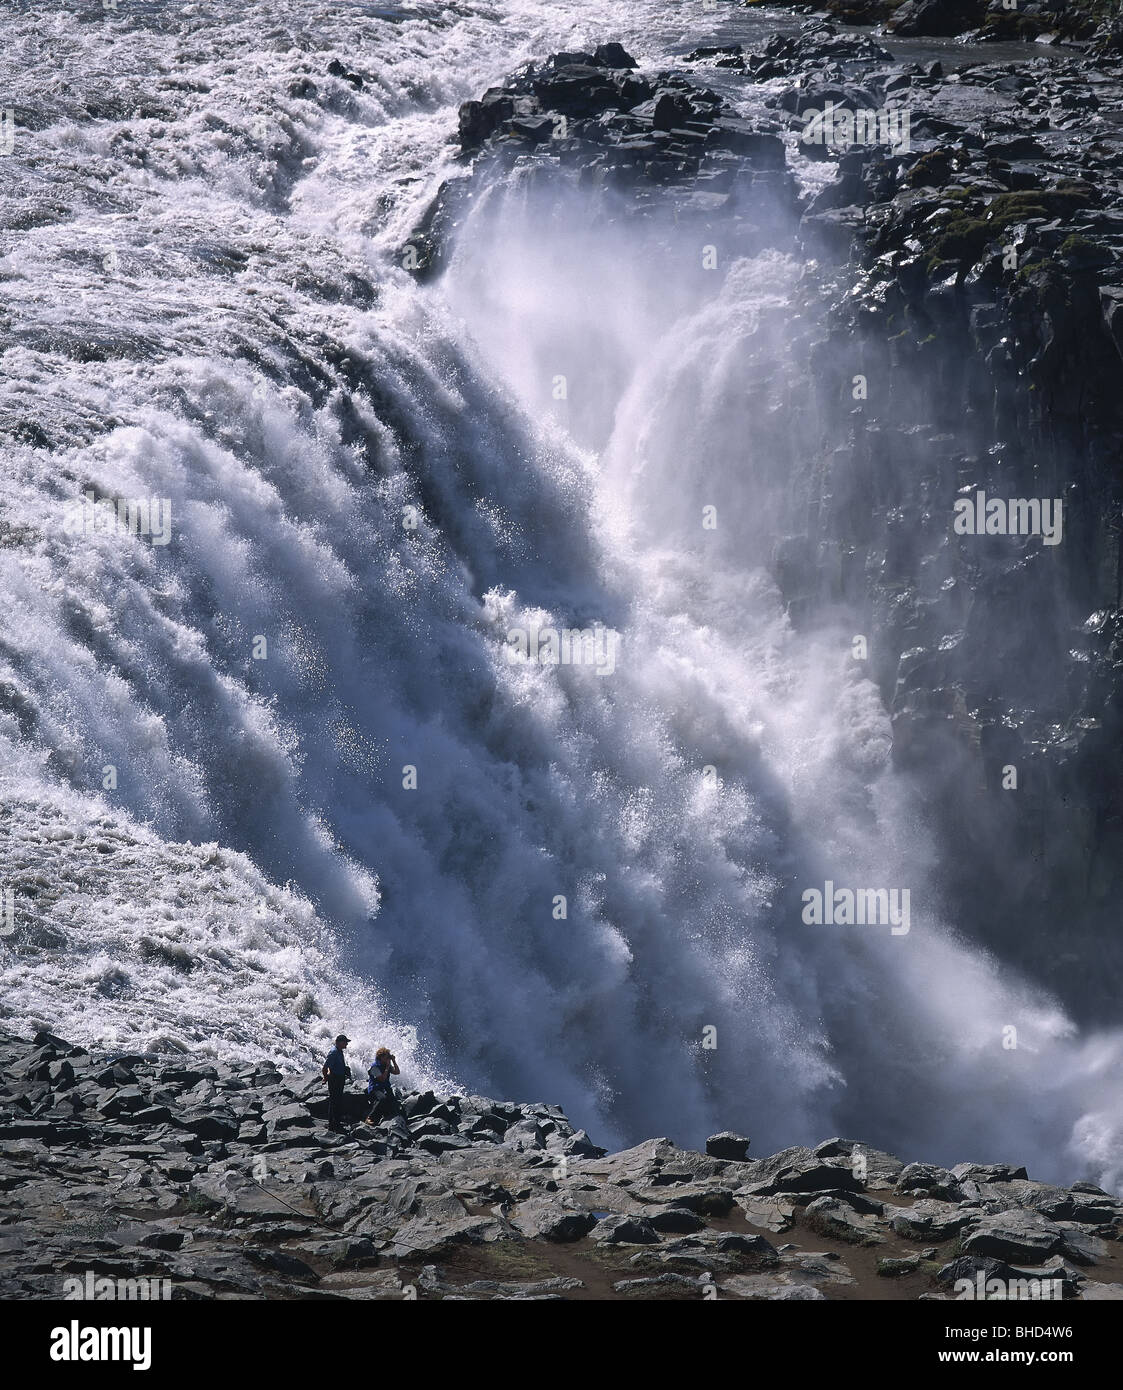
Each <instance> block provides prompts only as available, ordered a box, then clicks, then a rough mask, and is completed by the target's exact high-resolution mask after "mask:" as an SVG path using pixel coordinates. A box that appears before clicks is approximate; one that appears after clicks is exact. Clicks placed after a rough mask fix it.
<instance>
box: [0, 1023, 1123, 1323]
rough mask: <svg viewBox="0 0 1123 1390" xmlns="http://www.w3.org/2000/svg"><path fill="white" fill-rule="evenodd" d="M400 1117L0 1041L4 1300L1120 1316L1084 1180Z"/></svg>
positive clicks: (174, 1064)
mask: <svg viewBox="0 0 1123 1390" xmlns="http://www.w3.org/2000/svg"><path fill="white" fill-rule="evenodd" d="M313 1075H314V1074H313ZM402 1100H403V1106H402V1109H403V1115H402V1116H401V1117H399V1118H397V1119H395V1120H393V1121H391V1122H389V1123H385V1124H381V1125H379V1126H377V1127H374V1128H368V1127H366V1126H364V1125H362V1124H357V1125H355V1126H354V1127H353V1128H352V1129H351V1130H350V1132H348V1133H345V1134H331V1133H328V1132H327V1130H326V1127H325V1124H324V1121H323V1118H322V1111H323V1098H322V1096H321V1095H320V1094H319V1093H318V1091H317V1090H316V1089H315V1083H314V1082H313V1081H312V1080H310V1078H309V1077H300V1076H291V1075H283V1074H282V1073H280V1072H279V1071H278V1070H277V1069H276V1068H275V1067H274V1066H273V1065H272V1064H271V1063H269V1062H262V1063H260V1064H257V1065H255V1064H252V1063H248V1064H237V1065H223V1064H218V1063H215V1062H213V1061H209V1060H198V1061H193V1060H191V1059H190V1058H185V1057H181V1056H177V1057H168V1056H157V1055H154V1054H146V1055H130V1056H104V1055H97V1054H91V1053H90V1052H87V1051H86V1050H84V1049H83V1048H81V1047H78V1046H74V1045H72V1044H70V1043H68V1042H66V1041H65V1040H64V1039H61V1038H58V1037H55V1036H53V1035H51V1034H49V1033H40V1034H38V1035H37V1036H36V1037H35V1038H34V1039H31V1040H27V1039H20V1038H16V1037H11V1036H4V1035H0V1140H3V1157H2V1159H0V1192H2V1193H3V1201H2V1203H0V1295H2V1296H3V1297H4V1298H6V1299H57V1298H64V1297H65V1298H71V1299H77V1298H83V1297H92V1298H109V1297H122V1298H136V1297H141V1298H143V1297H146V1296H152V1297H169V1298H171V1299H199V1298H217V1299H303V1298H317V1299H324V1298H328V1299H336V1300H340V1299H344V1300H346V1299H352V1300H356V1299H357V1300H368V1299H387V1298H422V1299H432V1300H438V1299H455V1300H462V1299H468V1300H481V1299H483V1300H492V1299H499V1300H514V1301H521V1300H550V1301H557V1300H559V1299H562V1300H564V1299H590V1298H604V1299H637V1298H639V1299H671V1300H675V1299H701V1298H713V1297H717V1298H722V1299H750V1300H761V1301H769V1300H788V1299H812V1300H820V1299H830V1298H832V1297H836V1296H840V1294H841V1293H842V1291H846V1294H847V1296H848V1297H853V1296H855V1292H856V1291H857V1293H859V1294H860V1295H861V1296H863V1297H868V1298H877V1297H884V1296H887V1290H888V1289H889V1287H890V1285H892V1290H893V1295H894V1296H900V1294H901V1292H902V1291H904V1292H905V1293H906V1295H911V1296H912V1297H915V1298H936V1299H941V1298H954V1297H960V1296H963V1295H962V1291H963V1289H964V1288H966V1287H968V1286H970V1287H971V1288H972V1289H975V1288H976V1287H977V1286H978V1280H979V1278H980V1276H981V1277H982V1279H983V1282H984V1285H985V1284H986V1283H987V1281H991V1283H992V1284H993V1281H996V1280H997V1281H1003V1280H1006V1281H1010V1282H1011V1285H1012V1286H1013V1287H1015V1288H1022V1287H1023V1286H1024V1287H1025V1288H1026V1289H1028V1290H1030V1292H1027V1293H1025V1294H1024V1296H1025V1297H1031V1296H1034V1297H1039V1296H1041V1294H1040V1289H1041V1288H1042V1287H1046V1288H1047V1289H1048V1292H1047V1293H1046V1294H1045V1295H1044V1296H1046V1297H1051V1296H1057V1297H1064V1298H1070V1299H1075V1298H1088V1299H1095V1300H1097V1301H1101V1300H1103V1299H1111V1298H1123V1201H1120V1200H1118V1199H1117V1198H1114V1197H1112V1196H1110V1195H1108V1194H1107V1193H1105V1192H1101V1191H1100V1190H1099V1189H1097V1188H1095V1187H1092V1186H1090V1185H1089V1184H1077V1185H1075V1186H1073V1187H1072V1188H1058V1187H1054V1186H1050V1185H1047V1184H1044V1183H1036V1182H1033V1181H1031V1180H1030V1179H1028V1178H1027V1177H1026V1176H1025V1172H1024V1170H1023V1169H1021V1168H1015V1167H1010V1166H1006V1165H989V1166H986V1165H978V1164H961V1165H958V1166H957V1168H956V1169H954V1170H951V1171H948V1170H945V1169H939V1168H931V1167H929V1166H928V1165H922V1164H917V1163H913V1164H909V1165H905V1164H903V1163H902V1162H901V1161H900V1160H898V1159H896V1158H894V1157H893V1156H892V1155H889V1154H882V1153H879V1152H878V1151H876V1150H874V1149H867V1148H866V1147H865V1146H863V1145H862V1144H860V1143H858V1142H857V1141H854V1140H846V1139H830V1140H827V1141H825V1142H824V1143H823V1144H820V1145H818V1146H817V1147H816V1148H815V1149H810V1148H799V1147H797V1148H791V1149H787V1150H785V1151H783V1152H782V1153H779V1154H774V1155H770V1156H767V1157H763V1158H759V1159H751V1158H748V1157H747V1156H746V1157H744V1158H728V1159H727V1158H721V1157H716V1156H714V1155H713V1154H702V1153H696V1152H692V1151H690V1150H685V1149H680V1148H678V1147H677V1146H676V1145H675V1144H673V1143H672V1142H671V1140H669V1139H666V1138H659V1139H650V1140H647V1141H645V1142H644V1143H641V1144H638V1145H636V1146H635V1147H633V1148H631V1149H626V1150H623V1151H622V1152H619V1153H606V1152H605V1151H604V1150H603V1149H601V1148H599V1147H597V1146H596V1145H595V1144H593V1143H592V1142H591V1141H590V1140H589V1139H588V1138H587V1136H585V1135H584V1134H583V1133H582V1132H581V1131H574V1129H573V1128H572V1126H571V1125H570V1124H569V1122H568V1121H567V1119H566V1117H565V1115H564V1114H563V1112H562V1111H561V1110H560V1108H559V1107H558V1106H556V1105H538V1104H519V1105H516V1104H513V1103H510V1102H500V1101H492V1100H488V1099H486V1098H485V1097H482V1096H470V1095H437V1094H435V1093H433V1092H429V1091H425V1092H416V1091H413V1092H411V1091H406V1092H404V1093H403V1095H402ZM360 1108H361V1102H360V1101H359V1098H358V1097H357V1096H356V1097H353V1098H352V1109H353V1110H354V1111H355V1112H356V1113H357V1112H358V1111H359V1109H360ZM485 1121H486V1122H485ZM731 1138H732V1139H736V1145H735V1146H732V1145H731V1142H730V1141H731ZM433 1140H440V1141H441V1143H439V1144H437V1145H434V1144H433V1143H432V1142H431V1141H433ZM747 1145H748V1140H747V1139H745V1137H744V1136H741V1135H735V1136H731V1135H730V1134H728V1133H724V1134H721V1135H716V1136H712V1137H711V1140H710V1144H709V1147H711V1148H719V1149H722V1148H728V1147H736V1148H737V1149H738V1150H741V1149H742V1146H746V1147H747ZM859 1174H861V1175H864V1176H859ZM936 1193H939V1195H938V1196H937V1195H934V1194H936ZM994 1287H995V1288H997V1287H998V1285H997V1284H995V1285H994ZM138 1290H140V1292H138ZM1035 1290H1036V1292H1034V1291H1035ZM995 1296H996V1295H995ZM1011 1296H1015V1297H1021V1296H1023V1295H1022V1294H1020V1293H1015V1294H1013V1295H1011Z"/></svg>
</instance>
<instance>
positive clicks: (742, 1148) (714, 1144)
mask: <svg viewBox="0 0 1123 1390" xmlns="http://www.w3.org/2000/svg"><path fill="white" fill-rule="evenodd" d="M750 1142H751V1141H750V1140H748V1139H747V1138H746V1137H745V1136H744V1135H743V1134H734V1133H733V1132H732V1131H731V1130H722V1132H721V1133H720V1134H711V1135H710V1137H709V1138H708V1139H707V1140H706V1152H707V1153H708V1154H709V1155H710V1157H711V1158H730V1159H734V1160H735V1161H737V1162H742V1161H743V1160H744V1159H745V1158H747V1157H748V1152H749V1144H750Z"/></svg>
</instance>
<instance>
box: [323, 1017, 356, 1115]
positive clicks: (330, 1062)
mask: <svg viewBox="0 0 1123 1390" xmlns="http://www.w3.org/2000/svg"><path fill="white" fill-rule="evenodd" d="M350 1041H351V1039H350V1038H349V1037H348V1036H347V1034H346V1033H340V1035H339V1037H338V1038H336V1040H335V1046H334V1047H333V1048H332V1050H331V1051H330V1052H329V1053H328V1055H327V1056H326V1057H325V1058H324V1065H323V1067H322V1068H321V1070H320V1075H321V1076H322V1077H323V1078H324V1080H325V1081H326V1082H327V1083H328V1129H330V1130H332V1131H333V1133H335V1134H341V1133H342V1132H343V1126H342V1125H341V1124H340V1123H339V1120H340V1111H341V1109H342V1107H341V1105H340V1101H341V1100H342V1098H343V1088H344V1086H346V1085H347V1083H348V1081H350V1080H351V1068H350V1067H349V1066H348V1065H347V1061H346V1058H345V1057H344V1056H343V1053H344V1049H345V1048H346V1047H347V1044H348V1043H349V1042H350Z"/></svg>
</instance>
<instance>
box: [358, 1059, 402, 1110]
mask: <svg viewBox="0 0 1123 1390" xmlns="http://www.w3.org/2000/svg"><path fill="white" fill-rule="evenodd" d="M367 1076H368V1077H369V1080H368V1081H367V1095H368V1096H369V1097H370V1109H369V1110H368V1111H367V1117H366V1120H365V1122H364V1123H366V1124H368V1125H373V1124H376V1123H377V1122H378V1121H379V1120H386V1119H390V1118H391V1116H393V1115H396V1114H397V1113H398V1109H399V1107H398V1098H397V1096H395V1094H394V1087H393V1086H392V1085H391V1083H390V1078H391V1077H392V1076H401V1069H400V1068H399V1066H398V1059H397V1058H396V1057H395V1056H394V1054H393V1053H392V1052H391V1051H390V1049H389V1048H388V1047H380V1048H379V1049H378V1051H377V1052H376V1053H375V1054H374V1062H373V1064H372V1065H371V1067H370V1070H369V1071H368V1072H367Z"/></svg>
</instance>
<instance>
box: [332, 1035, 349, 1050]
mask: <svg viewBox="0 0 1123 1390" xmlns="http://www.w3.org/2000/svg"><path fill="white" fill-rule="evenodd" d="M350 1041H351V1039H350V1038H349V1037H348V1036H347V1034H346V1033H340V1035H339V1037H338V1038H336V1040H335V1045H336V1047H346V1046H347V1044H348V1043H349V1042H350Z"/></svg>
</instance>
